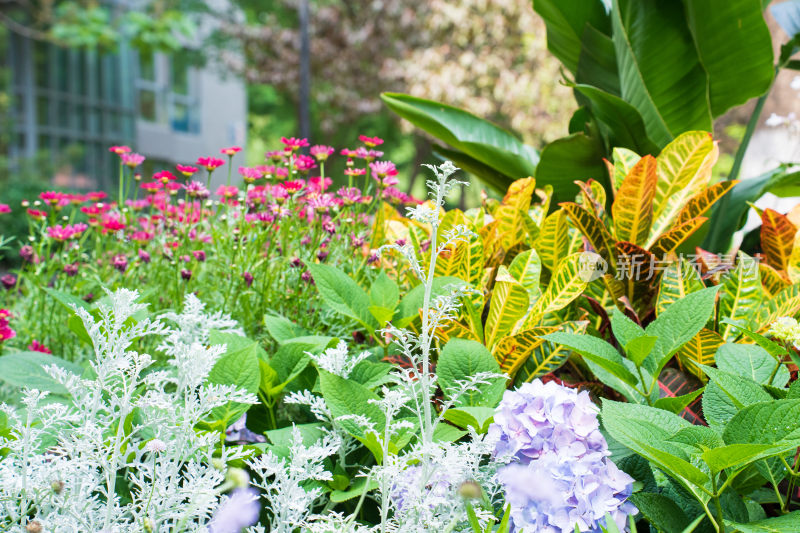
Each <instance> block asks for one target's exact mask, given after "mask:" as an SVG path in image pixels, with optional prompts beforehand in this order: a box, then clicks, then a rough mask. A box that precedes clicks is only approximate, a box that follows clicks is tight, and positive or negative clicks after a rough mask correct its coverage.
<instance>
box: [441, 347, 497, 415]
mask: <svg viewBox="0 0 800 533" xmlns="http://www.w3.org/2000/svg"><path fill="white" fill-rule="evenodd" d="M480 372H492V373H497V374H499V373H500V367H499V366H498V364H497V362H496V361H495V359H494V357H492V354H491V353H490V352H489V350H487V349H486V347H485V346H484V345H483V344H481V343H479V342H476V341H472V340H466V339H458V338H454V339H450V341H449V342H448V343H447V344H446V345H445V346H444V348H442V351H441V353H440V354H439V362H438V363H437V365H436V376H437V378H438V381H439V386H440V387H441V388H442V392H444V394H445V396H446V397H448V398H449V397H450V394H451V393H452V391H453V390H456V389H458V387H459V382H464V381H466V380H469V379H470V378H472V377H473V376H475V375H476V374H478V373H480ZM504 390H505V380H504V379H502V378H500V379H497V380H493V382H492V383H490V384H487V385H482V386H480V387H479V390H477V391H468V392H466V393H465V394H464V395H463V396H461V397H460V398H459V399H457V400H456V404H457V405H458V406H464V405H468V406H489V407H494V406H495V405H497V403H498V402H499V401H500V397H501V396H502V395H503V391H504Z"/></svg>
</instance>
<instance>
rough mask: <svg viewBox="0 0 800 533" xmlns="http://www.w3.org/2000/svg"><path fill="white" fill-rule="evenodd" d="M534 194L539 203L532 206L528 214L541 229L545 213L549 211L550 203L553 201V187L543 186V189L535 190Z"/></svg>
mask: <svg viewBox="0 0 800 533" xmlns="http://www.w3.org/2000/svg"><path fill="white" fill-rule="evenodd" d="M534 194H536V196H537V197H539V203H538V204H536V205H532V206H531V207H530V209H528V214H529V215H530V216H531V218H532V219H533V221H534V222H535V223H536V225H537V226H539V227H540V228H541V227H542V224H544V219H545V218H546V217H547V213H548V212H549V211H550V202H551V201H552V200H553V186H552V185H545V186H544V188H543V189H536V190H535V191H534Z"/></svg>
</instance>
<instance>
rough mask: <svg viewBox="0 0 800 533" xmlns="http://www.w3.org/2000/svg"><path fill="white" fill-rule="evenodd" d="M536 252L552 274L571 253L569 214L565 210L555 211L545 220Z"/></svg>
mask: <svg viewBox="0 0 800 533" xmlns="http://www.w3.org/2000/svg"><path fill="white" fill-rule="evenodd" d="M535 248H536V251H537V252H539V257H540V258H541V260H542V264H543V265H544V266H546V267H547V269H548V270H550V271H551V272H552V271H553V270H555V268H556V265H558V262H559V261H560V260H561V259H563V258H564V257H566V256H567V255H568V253H569V223H568V222H567V212H566V211H564V210H563V209H559V210H558V211H553V212H552V213H550V214H549V215H548V216H547V218H545V219H544V224H542V228H541V230H540V231H539V238H538V239H536V246H535Z"/></svg>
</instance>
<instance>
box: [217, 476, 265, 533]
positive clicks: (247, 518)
mask: <svg viewBox="0 0 800 533" xmlns="http://www.w3.org/2000/svg"><path fill="white" fill-rule="evenodd" d="M260 510H261V505H260V504H259V503H258V491H256V490H255V489H253V488H251V487H247V488H241V489H236V490H234V491H233V492H232V493H231V495H230V496H229V497H228V499H227V500H225V501H224V502H222V504H221V505H220V506H219V508H218V509H217V511H216V512H215V513H214V518H212V519H211V523H210V524H209V527H208V530H209V532H210V533H241V531H242V529H244V528H246V527H249V526H252V525H253V524H255V523H256V522H257V521H258V515H259V512H260Z"/></svg>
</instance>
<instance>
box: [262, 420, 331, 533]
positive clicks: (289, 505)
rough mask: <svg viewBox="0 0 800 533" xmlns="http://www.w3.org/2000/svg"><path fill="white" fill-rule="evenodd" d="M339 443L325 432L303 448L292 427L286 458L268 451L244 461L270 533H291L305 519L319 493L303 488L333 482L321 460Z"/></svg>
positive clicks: (296, 432)
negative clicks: (262, 502)
mask: <svg viewBox="0 0 800 533" xmlns="http://www.w3.org/2000/svg"><path fill="white" fill-rule="evenodd" d="M340 444H341V443H340V442H339V440H338V438H337V437H336V436H335V435H334V434H332V433H329V434H327V435H325V436H324V437H323V438H322V439H320V440H319V441H317V442H316V443H314V444H312V445H311V446H306V445H305V444H304V443H303V436H302V434H301V433H300V430H299V429H297V426H293V427H292V442H291V444H290V445H289V455H288V457H286V458H284V457H279V456H277V455H275V453H273V451H272V450H268V451H267V452H266V453H264V454H262V455H260V456H258V457H257V458H255V459H251V460H249V461H247V465H248V466H249V467H250V468H251V469H252V470H253V472H254V473H255V478H258V479H255V478H254V479H252V480H251V484H252V485H253V486H255V487H258V488H260V489H261V490H262V491H263V493H262V497H263V498H264V499H265V500H266V505H265V507H266V508H267V509H268V510H269V513H270V515H271V520H270V524H271V530H270V531H271V532H272V533H293V532H294V531H295V530H296V529H297V528H298V527H300V525H301V524H303V523H304V522H305V521H306V520H307V519H308V517H309V515H310V514H311V512H312V510H313V508H314V505H315V503H316V502H317V500H318V499H319V497H320V496H321V494H322V491H321V489H320V488H319V487H313V488H309V489H308V490H306V489H305V488H304V487H303V485H304V484H305V483H306V482H307V481H312V480H313V481H329V480H331V479H333V478H332V476H331V473H330V472H328V471H327V470H325V467H324V466H323V461H324V459H325V458H326V457H329V456H331V455H334V454H335V453H336V451H337V450H338V449H339V446H340Z"/></svg>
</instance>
